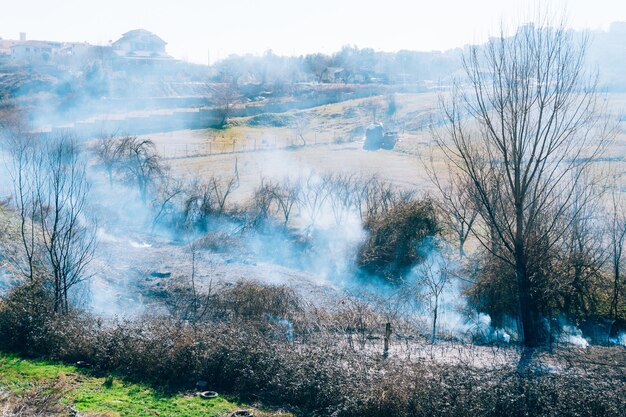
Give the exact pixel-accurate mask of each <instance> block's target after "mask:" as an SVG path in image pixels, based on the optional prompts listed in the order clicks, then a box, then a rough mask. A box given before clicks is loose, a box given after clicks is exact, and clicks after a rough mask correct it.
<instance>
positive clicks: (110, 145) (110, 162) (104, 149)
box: [94, 135, 121, 186]
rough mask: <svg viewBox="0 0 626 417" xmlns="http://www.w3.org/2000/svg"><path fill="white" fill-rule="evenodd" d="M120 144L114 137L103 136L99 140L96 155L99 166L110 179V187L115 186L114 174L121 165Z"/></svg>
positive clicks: (95, 148)
mask: <svg viewBox="0 0 626 417" xmlns="http://www.w3.org/2000/svg"><path fill="white" fill-rule="evenodd" d="M119 145H120V142H119V140H117V138H116V137H115V136H114V135H109V136H103V137H101V138H99V139H98V141H97V142H96V145H95V147H94V153H95V155H96V158H97V159H98V162H99V164H100V165H101V166H102V168H104V170H105V171H106V173H107V176H108V178H109V185H110V186H112V185H113V174H114V172H115V169H116V167H117V165H118V164H119V163H120V154H119V153H120V151H121V149H120V146H119Z"/></svg>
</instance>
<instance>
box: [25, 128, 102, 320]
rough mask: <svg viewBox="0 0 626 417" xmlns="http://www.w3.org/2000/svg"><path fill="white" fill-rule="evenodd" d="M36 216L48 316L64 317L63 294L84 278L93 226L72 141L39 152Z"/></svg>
mask: <svg viewBox="0 0 626 417" xmlns="http://www.w3.org/2000/svg"><path fill="white" fill-rule="evenodd" d="M35 178H36V180H35V181H36V189H37V199H36V209H35V210H36V214H35V218H34V219H33V220H37V221H38V222H39V224H38V225H39V228H40V233H41V242H42V245H43V247H44V251H45V254H46V261H47V264H48V266H49V269H50V272H51V274H52V278H53V284H54V311H55V312H57V313H67V312H68V310H69V295H68V293H69V290H70V289H71V288H72V287H73V286H75V285H76V284H78V283H79V282H81V281H83V280H85V279H86V278H87V266H88V265H89V263H90V261H91V260H92V258H93V255H94V251H95V247H96V234H95V230H96V227H95V223H93V222H91V223H87V222H85V218H86V217H87V211H86V208H87V202H88V191H89V183H88V181H87V177H86V164H85V162H84V161H83V160H82V159H81V158H80V151H79V148H78V145H77V143H76V141H75V140H74V139H72V138H69V137H65V136H62V137H60V138H57V139H53V140H50V141H49V142H48V143H47V144H46V145H45V146H44V147H43V148H42V151H41V152H40V153H39V155H38V158H37V163H36V168H35Z"/></svg>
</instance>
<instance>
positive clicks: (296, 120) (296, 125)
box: [289, 112, 310, 146]
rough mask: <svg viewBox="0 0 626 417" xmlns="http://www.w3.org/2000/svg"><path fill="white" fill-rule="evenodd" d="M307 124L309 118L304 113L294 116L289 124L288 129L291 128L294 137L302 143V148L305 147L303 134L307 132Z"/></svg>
mask: <svg viewBox="0 0 626 417" xmlns="http://www.w3.org/2000/svg"><path fill="white" fill-rule="evenodd" d="M309 124H310V120H309V116H308V115H307V114H306V113H304V112H300V113H296V114H294V115H293V117H292V118H291V121H290V123H289V127H291V130H293V132H294V134H295V135H296V137H298V138H300V140H301V141H302V146H306V139H305V138H304V134H305V133H306V132H307V130H308V128H309Z"/></svg>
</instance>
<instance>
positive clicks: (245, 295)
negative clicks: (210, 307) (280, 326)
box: [220, 281, 302, 320]
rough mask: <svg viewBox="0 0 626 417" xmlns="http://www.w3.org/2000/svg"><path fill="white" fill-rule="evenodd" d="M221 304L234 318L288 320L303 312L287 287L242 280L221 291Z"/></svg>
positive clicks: (292, 291) (298, 301) (297, 300)
mask: <svg viewBox="0 0 626 417" xmlns="http://www.w3.org/2000/svg"><path fill="white" fill-rule="evenodd" d="M220 301H221V303H222V306H223V308H224V309H225V310H227V311H228V312H229V313H230V314H232V315H233V316H234V317H235V318H241V319H251V320H261V319H289V320H292V319H294V318H295V316H296V315H297V314H298V313H301V312H302V306H301V303H302V301H301V300H300V298H299V297H298V296H297V295H296V293H295V292H294V290H293V289H291V288H289V287H287V286H285V285H266V284H261V283H258V282H254V281H240V282H238V283H236V284H235V285H233V286H231V287H227V288H225V289H224V290H223V291H222V294H221V296H220Z"/></svg>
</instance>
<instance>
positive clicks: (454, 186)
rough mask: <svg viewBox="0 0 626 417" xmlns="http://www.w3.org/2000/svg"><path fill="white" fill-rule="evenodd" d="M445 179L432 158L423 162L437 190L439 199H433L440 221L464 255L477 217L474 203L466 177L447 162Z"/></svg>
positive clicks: (460, 254) (461, 254) (462, 255)
mask: <svg viewBox="0 0 626 417" xmlns="http://www.w3.org/2000/svg"><path fill="white" fill-rule="evenodd" d="M446 166H447V170H446V174H447V176H448V178H447V180H444V179H442V178H441V177H440V175H439V174H438V172H437V171H438V169H437V168H436V167H435V165H434V163H433V160H432V159H431V161H430V164H425V167H426V172H427V173H428V176H429V177H430V180H431V181H432V182H433V184H434V185H435V187H436V188H437V190H438V191H439V196H440V199H438V200H435V202H436V203H437V208H438V210H439V213H440V217H441V223H442V224H443V225H444V226H445V228H446V229H448V231H449V232H451V233H452V234H453V235H454V236H455V237H456V239H457V242H458V245H459V256H460V257H461V258H463V257H464V256H465V242H466V241H467V239H468V238H469V236H470V234H471V232H472V227H473V226H474V222H475V221H476V218H477V217H478V210H477V209H476V204H474V202H473V201H472V196H471V193H470V190H471V184H470V183H468V182H467V177H466V176H464V175H463V174H460V173H458V172H455V168H454V167H453V166H451V165H450V164H449V163H447V164H446Z"/></svg>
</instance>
